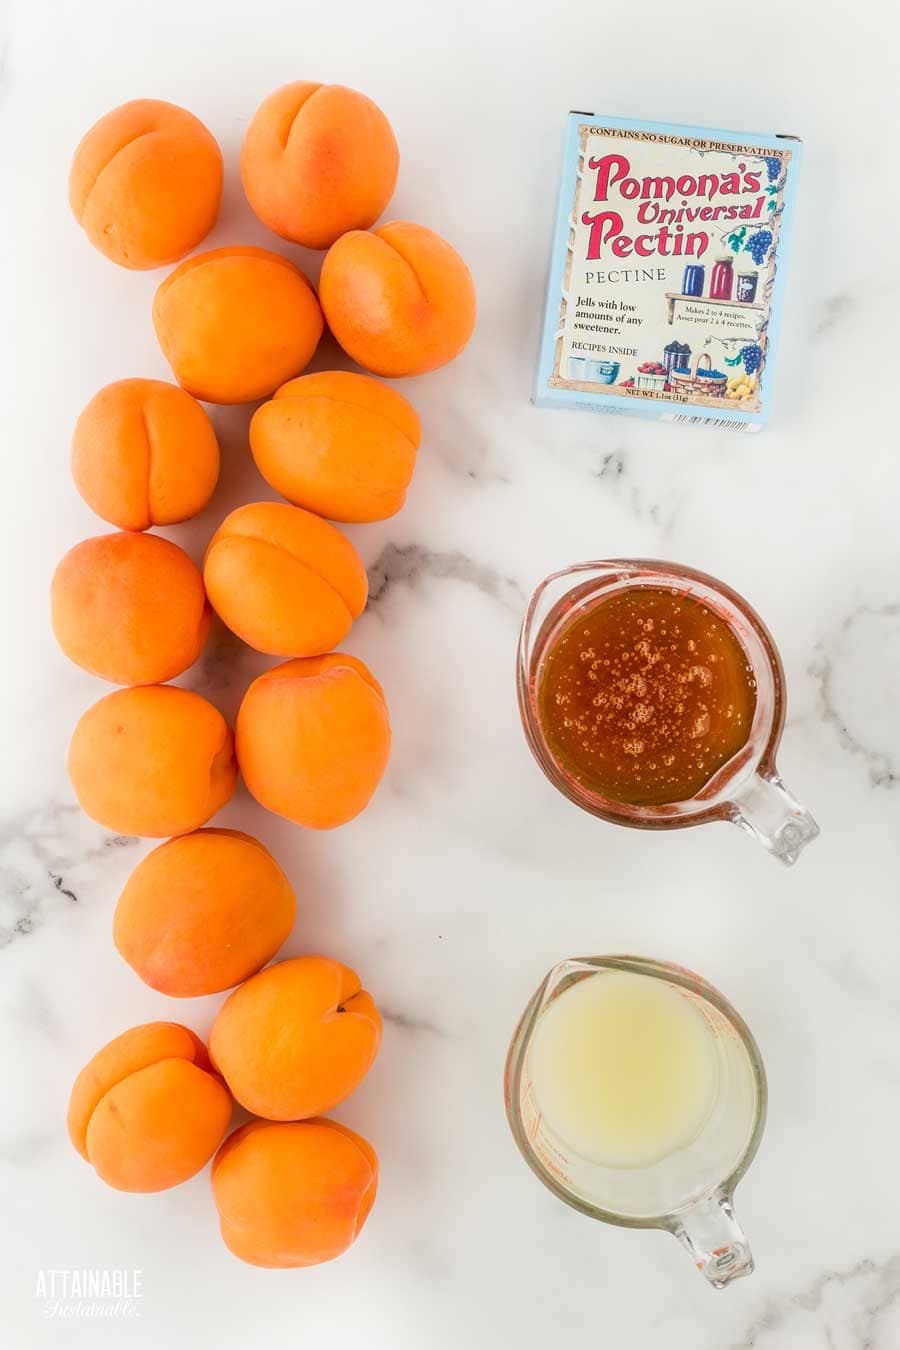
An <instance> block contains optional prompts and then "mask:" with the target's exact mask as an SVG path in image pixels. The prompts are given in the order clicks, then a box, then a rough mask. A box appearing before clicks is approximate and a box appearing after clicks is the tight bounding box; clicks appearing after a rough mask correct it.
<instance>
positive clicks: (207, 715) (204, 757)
mask: <svg viewBox="0 0 900 1350" xmlns="http://www.w3.org/2000/svg"><path fill="white" fill-rule="evenodd" d="M69 777H70V778H71V780H72V785H73V787H74V788H75V795H76V796H77V797H78V800H79V802H80V804H81V808H82V810H83V811H86V812H87V814H88V815H89V816H90V817H91V819H92V820H96V821H99V823H100V824H101V825H105V826H106V828H107V829H109V830H114V831H115V832H116V833H117V834H137V835H146V836H149V837H151V838H159V837H161V836H166V835H170V834H187V833H188V832H189V831H190V830H196V829H198V828H199V827H200V826H201V825H205V824H206V822H207V821H208V820H209V819H210V817H211V816H214V815H215V813H216V812H217V811H218V810H219V808H220V807H222V806H224V805H225V803H226V802H227V801H228V799H229V798H230V797H231V795H232V793H233V792H234V789H235V786H236V785H237V764H236V762H235V757H234V737H233V736H232V733H231V728H230V727H229V725H228V723H227V722H226V721H225V718H224V717H223V716H222V714H221V713H220V712H219V710H218V708H214V707H213V705H212V704H211V703H207V701H206V699H205V698H201V696H200V695H199V694H194V693H191V692H190V690H188V689H176V688H174V687H173V686H172V685H169V684H160V685H157V684H154V685H142V686H139V687H138V688H135V689H118V690H116V692H115V693H114V694H107V695H106V697H105V698H101V699H100V700H99V702H97V703H95V704H94V705H93V707H91V708H88V710H87V712H86V713H83V714H82V717H81V719H80V721H79V723H78V725H77V726H76V728H75V732H74V734H73V736H72V741H71V744H70V746H69Z"/></svg>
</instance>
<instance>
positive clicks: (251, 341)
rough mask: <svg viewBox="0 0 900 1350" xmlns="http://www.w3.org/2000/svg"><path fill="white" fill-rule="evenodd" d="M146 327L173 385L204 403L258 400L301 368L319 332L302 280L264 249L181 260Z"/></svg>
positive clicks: (314, 305) (312, 299)
mask: <svg viewBox="0 0 900 1350" xmlns="http://www.w3.org/2000/svg"><path fill="white" fill-rule="evenodd" d="M153 324H154V327H155V328H156V336H157V337H158V338H159V345H160V346H161V347H162V350H163V355H164V356H165V358H166V360H167V361H168V362H169V364H170V366H171V367H172V369H173V370H174V372H175V378H176V379H177V380H178V383H179V384H180V385H182V386H183V387H184V388H185V389H187V391H188V393H190V394H193V395H194V397H195V398H202V399H205V400H206V402H207V403H249V402H251V401H252V400H253V399H257V398H265V397H266V396H267V395H268V394H271V393H272V391H273V389H277V388H278V386H279V385H280V384H283V383H284V381H285V380H289V379H291V378H292V377H293V376H294V375H299V374H300V372H301V370H303V369H304V368H305V367H306V365H307V364H308V363H309V361H310V358H311V357H312V354H313V352H314V351H315V350H316V347H317V346H318V343H319V338H320V337H321V336H322V327H323V324H322V311H321V310H320V309H319V302H318V300H317V299H316V296H315V292H314V291H313V288H312V286H310V284H309V282H308V281H307V279H306V277H305V276H304V275H303V273H302V272H301V271H300V269H299V268H298V267H295V266H294V264H293V263H292V262H289V261H288V259H287V258H282V257H281V256H280V254H278V253H270V252H269V251H268V249H264V248H215V249H212V250H211V251H210V252H209V253H198V254H197V255H196V256H195V257H193V258H188V259H187V261H186V262H183V263H182V264H181V266H180V267H176V269H175V271H174V272H172V273H170V275H169V276H168V277H166V279H165V281H164V282H163V283H162V285H161V286H160V288H159V290H158V291H157V292H156V297H155V299H154V301H153Z"/></svg>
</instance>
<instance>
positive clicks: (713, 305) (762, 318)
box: [535, 113, 800, 430]
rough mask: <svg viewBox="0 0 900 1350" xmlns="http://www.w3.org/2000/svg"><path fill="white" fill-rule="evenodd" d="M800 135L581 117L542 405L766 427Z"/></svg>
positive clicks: (574, 124) (551, 307) (550, 312)
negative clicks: (795, 136)
mask: <svg viewBox="0 0 900 1350" xmlns="http://www.w3.org/2000/svg"><path fill="white" fill-rule="evenodd" d="M799 158H800V142H799V141H798V140H797V139H796V138H794V137H787V136H765V135H747V134H743V133H738V132H729V131H718V130H711V129H705V128H702V127H679V126H673V125H671V124H667V123H649V122H639V121H631V122H628V121H624V120H622V119H619V118H605V117H594V116H589V115H587V114H584V113H572V114H570V116H569V123H568V128H567V136H566V153H565V161H564V166H563V179H562V185H561V188H560V197H559V203H558V209H557V219H556V229H555V233H554V242H553V254H552V259H551V268H550V278H549V284H548V291H547V304H546V312H545V316H544V330H543V336H542V342H541V352H540V359H539V364H538V373H537V382H536V388H535V402H536V403H537V404H538V405H539V406H542V407H559V406H563V407H566V406H568V407H576V408H591V409H595V410H597V411H605V412H619V413H625V414H630V415H636V416H644V417H655V418H659V419H661V420H666V421H684V422H689V423H703V422H712V423H714V424H717V425H720V426H733V427H734V428H735V429H739V428H740V429H747V430H749V429H753V428H757V427H759V426H760V425H761V424H762V423H763V422H764V421H765V419H766V416H767V413H768V410H769V406H770V403H771V387H772V374H773V365H774V357H775V335H776V327H777V321H778V318H779V316H780V311H781V305H782V298H783V291H784V276H785V260H786V249H787V242H788V234H789V231H790V219H791V212H792V207H793V197H794V191H795V187H796V178H797V170H798V168H799Z"/></svg>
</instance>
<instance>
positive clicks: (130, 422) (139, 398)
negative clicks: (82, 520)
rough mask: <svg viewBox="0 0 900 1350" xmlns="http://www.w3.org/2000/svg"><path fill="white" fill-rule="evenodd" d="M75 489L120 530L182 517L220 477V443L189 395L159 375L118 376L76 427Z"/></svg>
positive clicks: (191, 511)
mask: <svg viewBox="0 0 900 1350" xmlns="http://www.w3.org/2000/svg"><path fill="white" fill-rule="evenodd" d="M72 475H73V477H74V479H75V486H76V487H77V488H78V491H79V492H80V493H81V495H82V497H83V498H84V500H85V501H86V502H87V504H88V506H89V507H90V508H91V510H92V511H96V513H97V515H98V516H101V517H102V518H103V519H104V520H108V521H109V523H110V524H111V525H117V526H118V527H119V529H120V530H146V529H149V527H150V526H151V525H174V524H176V522H178V521H180V520H189V519H190V518H191V516H195V515H196V514H197V512H198V511H202V510H203V508H204V506H205V505H206V503H207V502H208V501H209V499H210V497H211V496H212V494H213V490H214V488H215V486H216V481H217V479H218V477H219V444H218V441H217V440H216V433H215V432H214V431H213V427H212V423H211V422H210V420H209V418H208V417H207V415H206V413H205V412H204V411H203V409H202V408H201V407H200V404H199V403H198V402H197V401H196V399H193V398H191V396H190V394H188V393H186V392H185V390H184V389H179V387H178V385H177V384H168V383H167V382H166V381H165V380H117V381H116V382H115V384H108V385H106V387H105V388H104V389H101V390H100V392H99V393H97V394H95V395H94V397H93V398H92V399H91V401H90V403H89V404H88V405H87V407H86V408H85V409H84V412H83V413H82V414H81V416H80V417H79V419H78V421H77V423H76V425H75V435H74V438H73V440H72Z"/></svg>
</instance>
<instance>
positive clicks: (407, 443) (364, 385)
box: [250, 370, 422, 522]
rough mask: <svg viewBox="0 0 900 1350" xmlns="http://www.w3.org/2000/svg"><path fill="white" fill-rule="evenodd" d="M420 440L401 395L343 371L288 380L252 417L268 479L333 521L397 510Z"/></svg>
mask: <svg viewBox="0 0 900 1350" xmlns="http://www.w3.org/2000/svg"><path fill="white" fill-rule="evenodd" d="M421 439H422V427H421V424H420V422H419V419H418V416H417V415H416V411H415V409H414V408H413V406H412V404H410V403H408V402H407V401H406V399H405V398H404V397H403V395H402V394H398V393H397V391H396V389H391V388H390V387H389V386H388V385H386V384H380V383H379V382H378V381H377V380H371V379H369V377H368V376H366V375H352V374H350V373H349V372H347V371H343V370H330V371H326V372H323V373H321V374H317V375H301V376H300V378H299V379H296V380H289V381H288V383H287V384H283V385H282V386H281V388H280V389H276V390H275V394H274V396H273V398H272V399H271V400H270V402H268V403H264V404H263V405H262V407H261V408H257V410H256V412H255V413H254V415H253V420H252V421H251V423H250V449H251V450H252V451H253V458H254V459H255V460H256V467H257V468H258V469H259V471H260V473H261V474H262V476H263V478H265V480H266V482H267V483H269V484H271V486H272V487H273V488H275V490H276V492H280V493H281V495H282V497H287V499H288V501H289V502H293V503H294V504H295V505H296V506H305V507H306V508H307V509H308V510H310V511H316V512H318V514H319V515H320V516H327V517H328V518H329V519H330V520H344V521H352V522H358V521H367V520H385V519H386V518H387V517H388V516H392V515H394V514H395V512H397V511H399V510H400V507H401V506H402V505H403V503H404V501H405V500H406V489H407V488H408V487H409V482H410V479H411V478H412V475H413V470H414V468H415V467H416V451H417V450H418V448H419V442H420V440H421Z"/></svg>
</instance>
